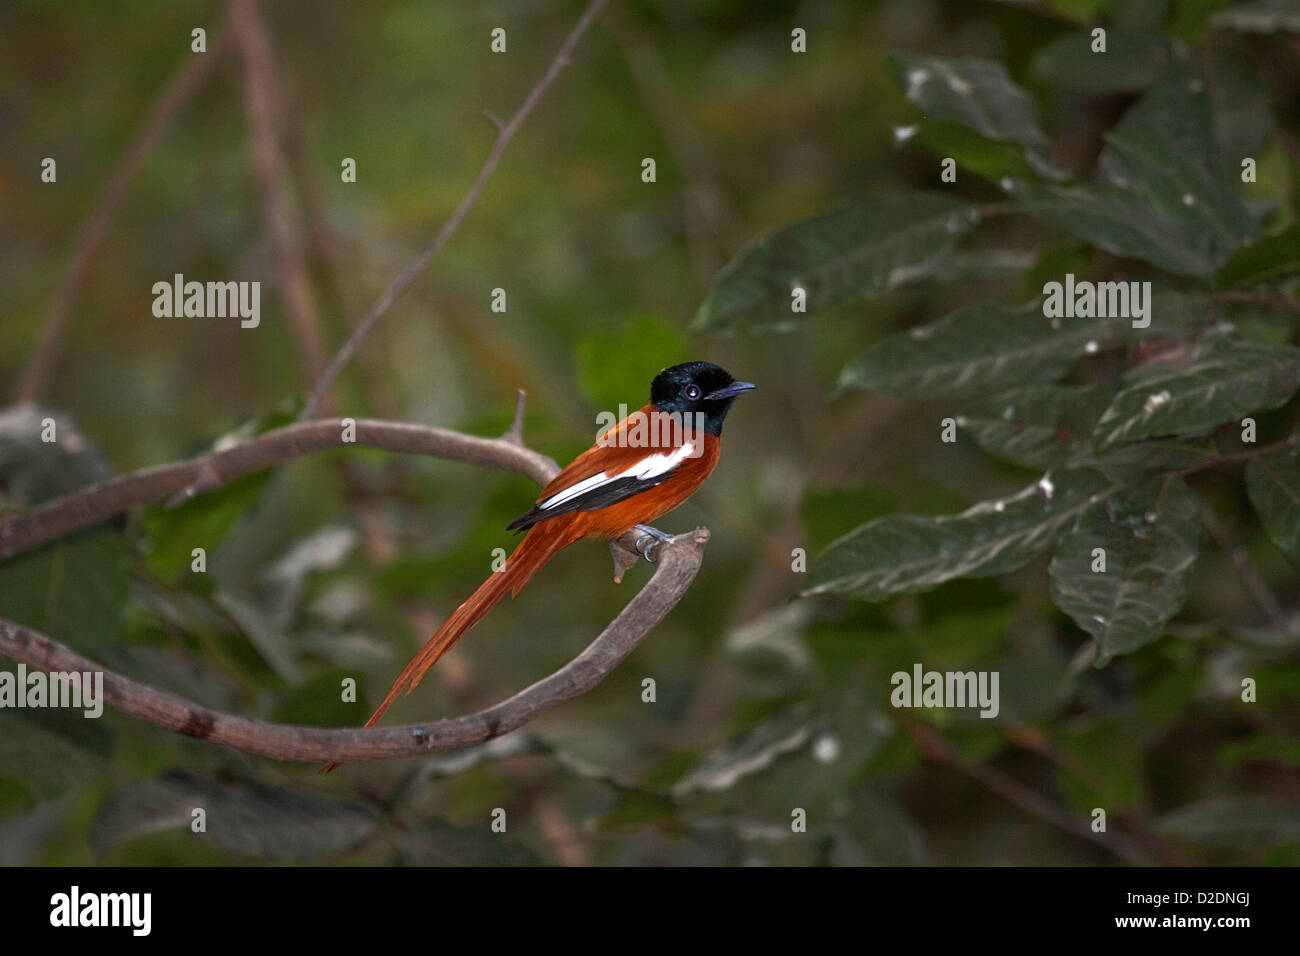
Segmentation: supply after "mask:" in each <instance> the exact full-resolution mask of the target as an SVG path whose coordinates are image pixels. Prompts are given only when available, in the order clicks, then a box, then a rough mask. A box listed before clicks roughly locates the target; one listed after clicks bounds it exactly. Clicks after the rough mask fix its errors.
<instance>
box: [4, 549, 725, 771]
mask: <svg viewBox="0 0 1300 956" xmlns="http://www.w3.org/2000/svg"><path fill="white" fill-rule="evenodd" d="M708 538H709V533H708V531H706V530H705V529H703V528H697V529H696V530H695V532H694V533H692V534H681V535H678V536H677V537H676V538H674V539H673V541H672V542H671V543H670V544H667V545H665V546H663V547H662V548H661V549H658V566H657V567H656V569H655V573H654V574H653V575H652V576H651V578H650V580H649V581H648V582H646V585H645V587H643V588H642V589H641V590H640V591H638V592H637V594H636V596H635V597H633V598H632V600H631V601H629V602H628V604H627V606H626V607H624V608H623V610H622V611H621V612H620V613H619V615H618V617H616V618H614V620H613V621H612V622H611V623H610V625H609V626H608V627H606V628H605V630H603V631H602V632H601V633H600V635H599V636H598V637H597V638H596V639H595V640H594V641H592V642H591V644H589V645H588V646H587V648H586V649H585V650H584V651H583V652H582V653H581V654H579V655H578V656H577V657H575V658H574V659H573V660H571V661H569V663H567V664H565V665H564V666H563V667H561V668H560V669H559V670H558V671H556V672H555V673H553V674H551V675H550V676H548V677H544V678H542V679H541V680H539V681H538V682H537V683H535V684H532V685H531V686H529V687H526V688H525V689H524V690H521V691H520V692H519V693H517V694H515V695H513V696H511V697H509V698H507V699H506V700H504V701H502V702H501V703H499V704H496V705H494V706H492V707H489V708H487V709H486V710H481V711H479V712H478V713H475V714H470V715H468V716H465V717H455V718H449V719H446V720H438V721H434V722H432V723H421V724H405V725H403V726H399V727H372V728H368V729H367V728H356V729H326V728H320V727H297V726H292V725H288V724H273V723H268V722H266V721H262V720H254V719H252V718H250V717H239V716H236V715H234V714H224V713H220V712H218V711H214V710H209V709H208V708H206V707H203V706H201V705H199V704H196V703H194V702H193V701H190V700H187V699H186V698H184V697H180V696H178V695H176V694H172V693H168V692H167V691H163V690H158V689H157V688H153V687H149V686H147V685H145V684H140V683H138V682H136V681H133V680H131V679H130V678H129V677H125V676H123V675H121V674H117V673H114V672H113V671H109V670H105V669H104V668H102V667H101V666H100V665H99V664H97V663H95V662H94V661H92V660H89V659H88V658H85V657H82V656H81V655H79V654H77V653H75V652H74V651H72V650H71V649H69V648H67V647H65V646H63V645H62V644H60V643H59V642H57V641H55V640H52V639H51V638H49V637H47V636H45V635H43V634H38V633H36V632H35V631H32V630H29V629H28V628H25V627H21V626H19V625H17V624H13V623H11V622H9V621H6V620H3V619H0V654H3V655H4V656H6V657H10V658H13V659H14V660H16V661H21V662H23V663H25V664H28V665H29V666H31V667H36V668H39V669H40V670H43V671H46V672H52V671H59V672H85V671H91V672H96V673H97V672H103V675H104V700H105V702H106V703H108V704H109V705H110V706H112V707H115V708H117V709H118V710H121V711H122V712H124V713H127V714H130V715H132V716H134V717H138V718H140V719H141V720H144V721H147V722H148V723H151V724H154V725H155V726H158V727H163V728H166V729H167V730H173V731H175V732H177V733H180V734H184V735H186V736H187V737H195V738H197V739H200V740H206V741H208V742H210V743H214V744H219V745H221V746H225V747H232V748H234V749H236V750H242V751H244V752H245V753H251V754H258V755H260V756H263V757H271V758H274V759H276V760H303V761H310V762H320V761H326V760H339V761H348V762H352V761H357V760H377V759H380V758H391V757H414V756H419V755H422V754H429V753H437V752H440V751H445V750H455V749H458V748H461V747H469V746H472V745H474V744H481V743H483V742H485V741H488V740H492V739H494V738H496V737H500V736H502V735H503V734H507V733H509V732H510V731H512V730H515V729H516V728H518V727H522V726H523V725H524V724H526V723H528V722H529V721H530V720H532V719H533V718H535V717H537V716H538V715H539V714H541V713H543V712H544V711H547V710H549V709H550V708H552V707H554V706H555V705H556V704H559V703H561V702H562V701H566V700H570V699H572V698H574V697H578V696H580V695H581V694H585V693H586V692H587V691H589V690H591V689H592V688H593V687H595V686H596V685H597V684H598V683H600V682H601V680H603V679H604V678H605V677H606V676H607V675H608V674H609V673H610V672H611V671H612V670H614V668H615V667H617V666H618V665H619V664H620V663H621V662H622V661H623V660H624V658H626V657H627V656H628V655H629V654H631V653H632V652H633V651H634V650H636V648H637V646H638V645H639V644H640V643H641V640H642V639H643V638H644V637H645V636H646V634H648V633H649V632H650V630H651V629H652V628H654V626H655V625H656V624H658V623H659V622H660V621H662V620H663V618H664V616H665V615H667V613H668V612H669V611H670V610H672V609H673V607H674V606H675V605H676V604H677V602H678V601H680V600H681V598H682V595H683V594H685V593H686V591H687V589H688V588H689V587H690V586H691V582H692V581H694V579H695V575H696V573H697V572H698V571H699V569H700V563H701V561H702V560H703V557H704V545H705V543H706V542H707V541H708Z"/></svg>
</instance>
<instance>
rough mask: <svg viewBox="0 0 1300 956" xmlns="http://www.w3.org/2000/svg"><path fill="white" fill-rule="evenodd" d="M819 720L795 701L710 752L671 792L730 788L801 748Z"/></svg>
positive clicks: (806, 707) (680, 792)
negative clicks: (742, 734)
mask: <svg viewBox="0 0 1300 956" xmlns="http://www.w3.org/2000/svg"><path fill="white" fill-rule="evenodd" d="M820 722H821V721H820V719H819V718H818V717H816V716H815V714H814V713H813V710H812V708H811V707H810V706H808V705H807V704H796V705H794V706H793V707H791V708H789V709H788V710H786V711H783V712H782V713H780V714H778V715H776V716H775V717H773V718H771V719H770V720H768V721H765V722H764V723H761V724H759V725H758V726H757V727H755V728H754V729H753V730H751V731H749V732H748V733H747V734H745V736H744V737H742V738H740V739H739V740H736V741H733V742H731V743H728V744H725V745H723V746H722V747H719V748H718V749H717V750H715V751H713V752H712V753H710V754H709V755H708V756H706V757H705V758H704V760H703V761H701V762H700V765H699V766H698V767H696V768H695V769H694V770H692V771H691V772H690V773H688V774H687V775H686V776H684V777H682V778H681V779H680V780H678V781H677V782H676V783H675V784H673V787H672V794H673V796H674V797H677V798H679V799H680V798H681V797H685V796H688V795H690V794H692V793H695V792H696V791H701V790H702V791H718V790H727V789H730V788H731V787H733V786H735V785H736V783H738V782H739V781H740V780H741V779H743V778H745V777H747V776H749V775H751V774H754V773H758V772H759V771H761V770H763V769H765V768H766V767H768V766H769V765H771V764H772V762H773V761H775V760H776V759H777V758H779V757H782V756H784V755H785V754H789V753H792V752H794V751H796V750H800V749H802V748H803V747H804V746H805V745H807V744H808V742H809V741H810V740H811V739H812V735H813V732H814V731H815V730H816V729H817V725H818V724H819V723H820Z"/></svg>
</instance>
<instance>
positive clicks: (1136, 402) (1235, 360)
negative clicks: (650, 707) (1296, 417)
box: [1096, 343, 1300, 449]
mask: <svg viewBox="0 0 1300 956" xmlns="http://www.w3.org/2000/svg"><path fill="white" fill-rule="evenodd" d="M1297 387H1300V349H1296V348H1291V347H1289V346H1287V347H1283V348H1278V347H1267V346H1260V345H1248V344H1245V343H1233V344H1231V345H1227V344H1223V345H1220V346H1219V347H1218V348H1217V349H1215V350H1214V351H1212V352H1210V353H1209V354H1208V355H1206V356H1205V357H1203V358H1201V359H1199V360H1197V361H1196V362H1195V363H1194V364H1193V365H1190V366H1186V367H1179V366H1171V367H1168V368H1164V369H1161V370H1160V371H1158V372H1154V373H1152V374H1148V375H1146V376H1145V377H1143V378H1142V379H1141V381H1139V382H1137V383H1135V384H1133V385H1130V386H1128V387H1127V388H1125V389H1124V390H1123V391H1121V392H1120V393H1119V394H1118V395H1116V396H1115V399H1114V401H1112V402H1111V404H1110V407H1109V408H1107V409H1106V412H1105V414H1103V415H1102V416H1101V420H1100V421H1099V422H1098V423H1097V433H1096V442H1097V447H1098V448H1102V449H1104V448H1107V447H1109V446H1111V445H1116V444H1119V443H1120V442H1126V441H1138V440H1140V439H1143V438H1151V437H1153V436H1156V435H1191V434H1195V433H1197V432H1203V431H1206V430H1207V429H1210V428H1214V427H1215V426H1217V425H1222V424H1223V423H1225V422H1229V421H1236V420H1239V419H1240V418H1241V417H1242V416H1244V415H1247V414H1249V413H1250V412H1254V411H1266V410H1268V409H1272V408H1277V407H1278V406H1279V405H1282V404H1284V403H1285V402H1286V401H1287V399H1289V398H1290V397H1291V395H1292V394H1293V393H1294V392H1295V390H1296V388H1297Z"/></svg>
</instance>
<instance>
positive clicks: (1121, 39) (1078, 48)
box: [1030, 30, 1173, 93]
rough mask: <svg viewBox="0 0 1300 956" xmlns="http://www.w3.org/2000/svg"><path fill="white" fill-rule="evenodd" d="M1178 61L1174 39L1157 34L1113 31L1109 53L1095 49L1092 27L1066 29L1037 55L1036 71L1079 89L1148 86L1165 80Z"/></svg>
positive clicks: (1114, 90) (1126, 89)
mask: <svg viewBox="0 0 1300 956" xmlns="http://www.w3.org/2000/svg"><path fill="white" fill-rule="evenodd" d="M1172 65H1173V51H1172V49H1171V47H1170V45H1169V41H1168V40H1166V39H1165V38H1164V37H1161V36H1159V35H1158V34H1153V33H1136V34H1134V33H1121V32H1119V31H1117V30H1110V31H1108V33H1107V36H1106V52H1105V53H1093V52H1092V34H1091V32H1090V31H1087V30H1076V31H1073V32H1070V33H1063V34H1061V35H1060V36H1059V37H1057V38H1056V39H1055V40H1052V41H1051V42H1049V43H1048V44H1046V45H1045V46H1043V47H1041V48H1040V49H1039V50H1038V52H1037V53H1036V54H1034V59H1033V62H1032V64H1031V66H1030V69H1031V71H1032V72H1033V74H1034V76H1035V77H1036V78H1037V79H1039V80H1041V81H1042V82H1044V83H1046V84H1048V85H1049V86H1055V87H1057V88H1059V89H1065V90H1075V91H1077V92H1080V93H1127V92H1132V91H1136V90H1145V89H1147V88H1148V87H1151V86H1154V85H1155V84H1156V83H1159V82H1160V81H1161V80H1162V79H1164V78H1165V77H1166V76H1167V75H1168V74H1169V70H1170V68H1171V67H1172Z"/></svg>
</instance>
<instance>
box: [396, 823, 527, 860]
mask: <svg viewBox="0 0 1300 956" xmlns="http://www.w3.org/2000/svg"><path fill="white" fill-rule="evenodd" d="M397 846H398V851H399V854H400V856H399V861H400V862H401V863H402V864H403V865H405V866H540V865H542V860H540V859H539V858H538V857H537V855H536V854H535V853H534V852H533V851H532V850H530V849H529V848H528V847H526V846H523V845H522V844H519V843H514V842H512V841H510V840H506V839H505V838H503V837H502V836H500V835H499V834H496V833H492V832H491V831H490V830H489V829H488V827H487V825H486V824H484V825H483V826H481V827H457V826H452V825H451V824H450V823H446V822H444V821H442V820H429V821H427V822H426V823H424V824H422V825H420V826H419V827H418V828H417V829H414V830H405V831H402V832H400V833H398V834H397Z"/></svg>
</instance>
